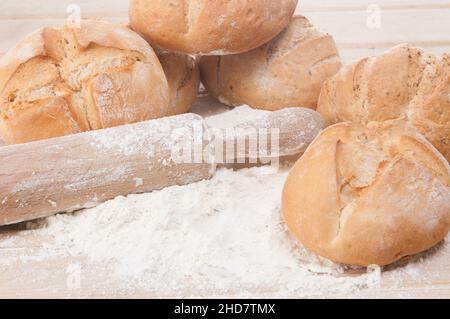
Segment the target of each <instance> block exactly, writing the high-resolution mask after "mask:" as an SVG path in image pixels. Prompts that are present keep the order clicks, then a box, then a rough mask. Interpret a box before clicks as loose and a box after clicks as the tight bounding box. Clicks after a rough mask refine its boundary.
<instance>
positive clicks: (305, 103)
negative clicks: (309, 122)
mask: <svg viewBox="0 0 450 319" xmlns="http://www.w3.org/2000/svg"><path fill="white" fill-rule="evenodd" d="M340 68H341V60H340V58H339V53H338V50H337V48H336V44H335V42H334V40H333V38H332V37H331V36H330V35H328V34H324V33H321V32H319V31H317V30H316V29H315V28H314V26H312V25H311V23H310V22H309V21H308V20H307V19H306V18H305V17H302V16H297V17H294V18H293V19H292V21H291V23H290V24H289V26H288V27H287V28H286V29H285V30H284V31H283V32H282V33H281V34H280V35H279V36H278V37H276V38H275V39H273V40H272V41H271V42H269V43H268V44H265V45H263V46H262V47H259V48H257V49H255V50H253V51H251V52H247V53H243V54H239V55H230V56H223V57H219V56H216V57H202V58H201V60H200V70H201V76H202V82H203V84H204V85H205V87H206V88H207V89H208V91H209V92H210V93H211V94H212V95H213V96H215V97H217V98H218V99H219V100H220V101H221V102H222V103H224V104H227V105H231V106H236V105H242V104H247V105H250V106H252V107H253V108H259V109H265V110H272V111H273V110H279V109H281V108H285V107H295V106H299V107H300V106H302V107H309V108H313V109H315V108H316V107H317V100H318V98H319V94H320V89H321V87H322V85H323V83H324V81H325V80H326V79H328V78H329V77H331V76H333V75H334V74H336V73H337V72H338V71H339V69H340Z"/></svg>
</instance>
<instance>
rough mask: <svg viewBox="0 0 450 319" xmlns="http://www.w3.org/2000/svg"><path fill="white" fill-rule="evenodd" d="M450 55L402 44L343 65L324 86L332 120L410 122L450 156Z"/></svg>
mask: <svg viewBox="0 0 450 319" xmlns="http://www.w3.org/2000/svg"><path fill="white" fill-rule="evenodd" d="M449 94H450V57H449V55H448V54H444V55H443V56H442V57H438V56H434V55H432V54H427V53H425V52H423V51H422V50H420V49H418V48H415V47H413V46H411V45H407V44H404V45H400V46H397V47H395V48H393V49H392V50H390V51H388V52H386V53H384V54H382V55H380V56H378V57H371V58H365V59H362V60H360V61H357V62H355V63H353V64H350V65H349V66H346V67H344V68H343V69H342V70H341V71H340V72H339V73H338V74H337V75H336V76H334V77H333V78H331V79H329V80H328V81H327V82H326V83H325V85H324V87H323V88H322V91H321V94H320V98H319V105H318V111H319V112H320V113H321V114H322V115H323V116H324V118H325V120H326V122H327V123H328V124H334V123H338V122H345V121H353V122H358V123H368V122H370V121H398V122H406V123H408V124H409V125H412V126H414V127H415V128H416V129H418V130H419V131H420V132H421V133H422V134H423V135H425V137H427V138H428V139H429V140H430V141H431V142H432V144H433V145H434V146H435V147H436V148H437V149H438V150H439V151H440V152H441V153H442V154H444V156H445V157H446V158H447V160H450V99H449Z"/></svg>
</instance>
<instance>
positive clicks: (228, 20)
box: [129, 0, 297, 55]
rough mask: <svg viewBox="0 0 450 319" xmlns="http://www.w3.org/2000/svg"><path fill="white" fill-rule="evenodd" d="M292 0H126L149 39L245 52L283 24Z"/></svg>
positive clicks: (191, 48) (183, 48)
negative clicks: (129, 1) (128, 1)
mask: <svg viewBox="0 0 450 319" xmlns="http://www.w3.org/2000/svg"><path fill="white" fill-rule="evenodd" d="M296 6H297V0H246V1H241V0H188V1H187V0H170V1H168V0H131V3H130V10H129V16H130V24H131V27H132V28H133V29H134V30H136V31H137V32H139V33H140V34H142V35H143V36H144V37H145V38H146V39H147V40H148V41H149V42H152V43H155V44H156V45H158V46H160V47H162V48H164V49H167V50H170V51H176V52H182V53H188V54H214V55H223V54H234V53H242V52H246V51H250V50H252V49H254V48H256V47H258V46H260V45H262V44H264V43H266V42H268V41H270V40H271V39H272V38H273V37H274V36H276V35H277V34H278V33H279V32H280V31H281V30H283V29H284V28H285V27H286V25H287V24H288V23H289V20H290V18H291V17H292V15H293V14H294V11H295V8H296Z"/></svg>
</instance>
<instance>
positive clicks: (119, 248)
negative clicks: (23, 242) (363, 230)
mask: <svg viewBox="0 0 450 319" xmlns="http://www.w3.org/2000/svg"><path fill="white" fill-rule="evenodd" d="M253 112H256V113H258V111H253ZM256 113H253V114H252V112H250V111H249V109H248V108H245V107H244V108H238V109H236V110H234V111H232V112H229V113H227V114H225V115H222V117H217V116H215V117H212V118H210V120H209V121H210V124H211V125H215V126H218V125H219V124H220V123H219V122H220V121H227V122H228V123H229V122H232V121H235V122H236V121H243V120H245V119H248V117H252V116H255V115H257V114H256ZM258 114H261V113H258ZM246 115H248V116H246ZM233 119H234V120H233ZM214 123H215V124H214ZM233 124H234V123H233ZM288 170H289V167H285V168H282V169H281V170H280V171H279V172H277V173H273V172H272V171H268V170H267V169H266V168H251V169H243V170H240V171H232V170H226V169H221V170H219V171H217V173H216V175H215V176H214V177H213V179H211V180H208V181H203V182H199V183H196V184H192V185H187V186H176V187H170V188H166V189H164V190H161V191H157V192H153V193H149V194H142V195H132V196H128V197H119V198H116V199H115V200H112V201H109V202H107V203H105V204H102V205H100V206H98V207H96V208H93V209H89V210H84V211H80V212H78V213H75V214H65V215H64V214H63V215H58V216H55V217H51V218H47V219H43V220H40V221H38V222H35V223H30V224H29V225H28V226H29V229H31V230H29V232H31V233H32V234H34V235H36V236H51V237H53V238H55V242H54V243H51V244H47V245H46V246H45V247H43V248H42V249H40V252H39V253H38V254H37V255H36V256H35V258H41V259H44V260H45V258H47V257H49V256H52V257H55V254H61V256H64V257H67V256H69V257H75V258H77V257H80V256H81V257H87V265H84V267H89V265H92V266H94V265H96V267H98V268H96V269H105V270H104V271H105V272H106V271H107V270H106V269H108V271H112V273H111V274H109V273H108V274H107V276H111V278H112V280H114V281H117V282H118V283H120V287H119V288H120V289H121V290H123V291H127V290H129V289H131V290H134V289H140V290H144V291H147V292H149V293H153V294H155V295H161V294H162V295H171V296H174V295H180V296H188V297H201V296H220V295H222V296H227V295H232V296H240V297H250V296H252V297H256V296H260V297H261V296H262V297H266V296H267V297H308V296H321V295H325V294H326V295H330V294H334V293H335V294H348V293H352V292H355V291H357V290H360V289H367V288H371V287H376V286H377V285H379V281H380V277H381V273H380V269H379V268H378V269H377V268H374V269H372V270H371V271H369V272H368V273H365V272H364V271H363V272H362V273H361V274H360V275H357V276H349V275H347V274H345V272H344V270H345V269H344V268H343V267H342V266H340V265H337V264H334V263H331V262H329V261H326V260H324V259H321V258H319V257H317V256H316V255H314V254H313V253H311V252H309V251H307V250H306V249H305V248H303V247H302V246H300V245H299V244H298V243H297V241H296V240H295V239H294V238H293V237H292V236H291V235H290V234H289V232H288V231H287V229H286V226H285V223H284V222H283V219H282V214H281V207H280V205H281V192H282V188H283V184H284V182H285V179H286V177H287V174H288ZM3 244H5V243H3ZM1 246H2V242H1V241H0V247H1ZM39 256H41V257H39ZM21 261H23V259H21ZM15 262H17V260H14V259H10V260H6V259H4V260H0V264H5V263H10V264H14V263H15ZM413 270H414V268H413ZM413 275H414V276H416V275H417V274H415V273H414V274H413ZM419 275H420V274H419Z"/></svg>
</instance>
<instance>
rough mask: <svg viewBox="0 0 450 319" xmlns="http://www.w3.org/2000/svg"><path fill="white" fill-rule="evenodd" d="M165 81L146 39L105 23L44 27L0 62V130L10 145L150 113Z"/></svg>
mask: <svg viewBox="0 0 450 319" xmlns="http://www.w3.org/2000/svg"><path fill="white" fill-rule="evenodd" d="M168 103H169V87H168V84H167V80H166V77H165V74H164V71H163V69H162V67H161V64H160V62H159V60H158V58H157V56H156V54H155V53H154V51H153V49H152V48H151V47H150V45H149V44H148V43H147V42H146V41H145V40H144V39H142V38H141V37H140V36H139V35H138V34H136V33H135V32H134V31H132V30H130V29H128V28H126V27H125V26H119V25H114V24H110V23H107V22H103V21H89V20H86V21H82V23H81V27H80V28H71V27H70V26H65V27H63V28H44V29H41V30H39V31H37V32H35V33H33V34H32V35H30V36H29V37H27V38H26V39H24V40H23V41H21V42H20V43H19V44H18V45H17V46H16V47H15V48H13V49H12V50H10V51H9V52H8V53H7V54H6V55H5V56H3V57H2V59H1V60H0V111H1V118H0V134H1V136H2V137H3V139H4V141H5V142H6V143H8V144H15V143H25V142H30V141H34V140H39V139H45V138H51V137H57V136H62V135H66V134H72V133H78V132H82V131H87V130H95V129H101V128H107V127H112V126H116V125H121V124H127V123H134V122H138V121H142V120H148V119H154V118H158V117H161V116H164V115H165V114H166V113H167V108H168Z"/></svg>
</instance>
